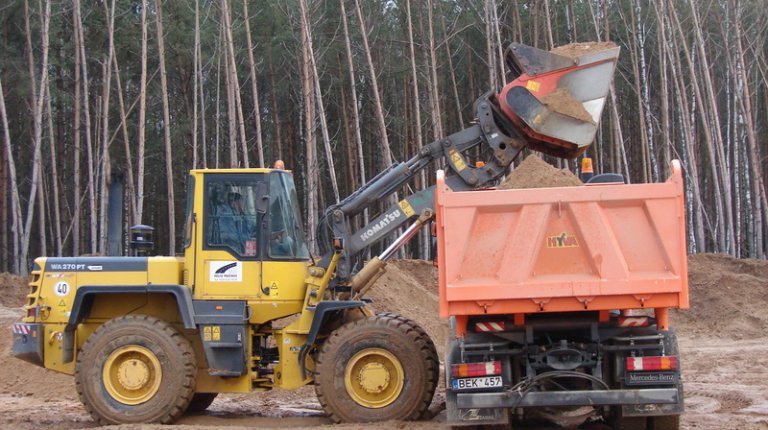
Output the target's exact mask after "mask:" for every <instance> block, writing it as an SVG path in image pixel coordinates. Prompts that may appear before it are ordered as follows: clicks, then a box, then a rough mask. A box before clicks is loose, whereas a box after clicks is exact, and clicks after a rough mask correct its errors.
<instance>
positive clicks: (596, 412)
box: [435, 161, 688, 429]
mask: <svg viewBox="0 0 768 430" xmlns="http://www.w3.org/2000/svg"><path fill="white" fill-rule="evenodd" d="M683 193H684V190H683V179H682V173H681V169H680V164H679V162H677V161H675V162H673V164H672V174H671V177H670V178H669V179H668V180H667V181H666V182H664V183H658V184H638V185H626V184H623V183H618V184H616V183H613V184H595V185H584V186H580V187H569V188H538V189H512V190H483V191H467V192H453V191H451V190H450V188H449V187H447V186H446V185H445V183H444V180H443V178H441V177H440V176H439V177H438V184H437V190H436V198H435V200H436V216H437V237H438V241H437V243H438V266H439V280H440V315H441V317H443V318H446V317H449V318H450V320H451V328H452V335H451V337H450V338H449V341H448V346H447V348H446V359H445V369H446V408H447V413H448V423H449V424H450V425H454V426H460V425H463V424H470V425H478V424H500V423H507V422H509V421H512V422H515V421H519V420H523V419H525V420H529V419H534V420H538V419H541V420H547V421H551V422H555V423H558V424H561V425H579V424H581V423H582V422H584V421H587V420H605V421H606V422H608V423H610V424H611V425H612V426H613V427H614V428H622V429H623V428H632V429H636V428H637V429H677V428H678V427H679V414H680V413H682V410H683V394H682V384H681V381H680V357H679V355H678V347H677V340H676V337H675V334H674V331H673V330H671V329H670V327H669V326H668V309H669V308H687V307H688V280H687V263H686V261H687V260H686V242H685V213H684V200H683ZM637 310H640V311H637Z"/></svg>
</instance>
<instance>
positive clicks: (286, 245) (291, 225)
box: [269, 172, 309, 260]
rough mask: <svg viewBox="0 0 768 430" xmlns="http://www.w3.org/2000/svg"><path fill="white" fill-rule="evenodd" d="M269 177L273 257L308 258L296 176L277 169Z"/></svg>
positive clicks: (270, 239) (270, 233) (270, 254)
mask: <svg viewBox="0 0 768 430" xmlns="http://www.w3.org/2000/svg"><path fill="white" fill-rule="evenodd" d="M269 177H270V179H269V256H270V257H272V258H274V259H286V260H305V259H308V258H309V248H308V247H307V241H306V238H305V237H304V229H303V228H302V225H301V222H300V219H301V218H300V215H299V201H298V198H297V196H296V187H295V186H294V183H293V175H291V174H290V173H287V172H286V173H278V172H273V173H272V174H270V175H269Z"/></svg>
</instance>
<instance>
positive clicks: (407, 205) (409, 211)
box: [397, 200, 416, 218]
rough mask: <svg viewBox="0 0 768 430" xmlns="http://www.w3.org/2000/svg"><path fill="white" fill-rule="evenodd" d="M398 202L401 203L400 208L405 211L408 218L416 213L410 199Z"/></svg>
mask: <svg viewBox="0 0 768 430" xmlns="http://www.w3.org/2000/svg"><path fill="white" fill-rule="evenodd" d="M397 204H398V205H400V210H402V211H403V213H404V214H405V216H406V218H410V217H412V216H414V215H416V211H415V210H413V206H411V204H410V203H408V200H400V201H399V202H398V203H397Z"/></svg>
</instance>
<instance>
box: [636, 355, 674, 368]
mask: <svg viewBox="0 0 768 430" xmlns="http://www.w3.org/2000/svg"><path fill="white" fill-rule="evenodd" d="M627 370H628V371H630V372H635V371H644V370H677V357H676V356H667V357H627Z"/></svg>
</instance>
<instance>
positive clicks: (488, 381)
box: [451, 376, 501, 390]
mask: <svg viewBox="0 0 768 430" xmlns="http://www.w3.org/2000/svg"><path fill="white" fill-rule="evenodd" d="M451 387H452V388H453V389H454V390H480V389H483V388H496V387H501V376H485V377H482V378H464V379H454V380H452V381H451Z"/></svg>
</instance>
